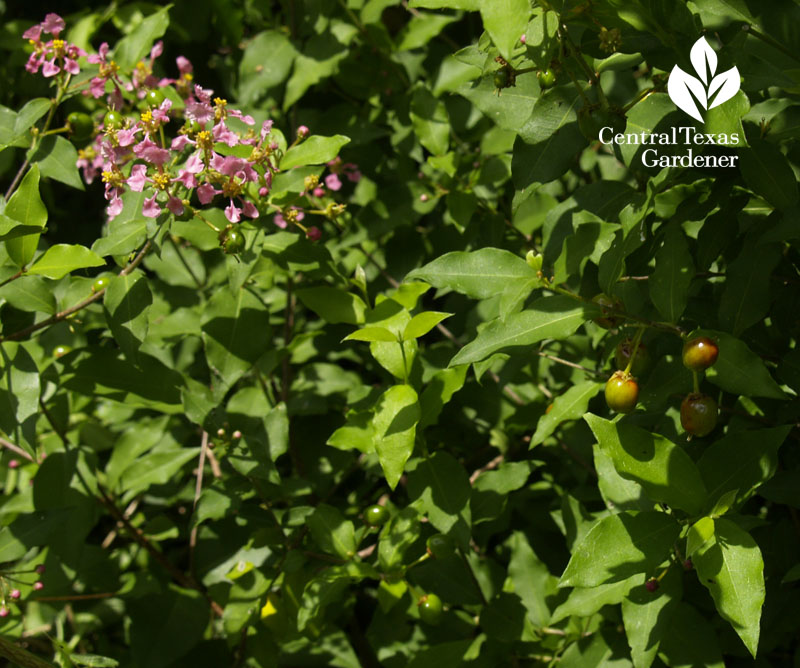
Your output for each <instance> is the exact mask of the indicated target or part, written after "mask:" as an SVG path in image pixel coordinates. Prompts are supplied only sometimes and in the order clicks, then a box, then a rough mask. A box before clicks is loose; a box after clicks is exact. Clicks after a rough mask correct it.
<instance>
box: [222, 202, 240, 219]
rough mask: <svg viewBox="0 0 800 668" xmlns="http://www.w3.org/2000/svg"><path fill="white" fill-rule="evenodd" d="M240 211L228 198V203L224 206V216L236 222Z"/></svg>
mask: <svg viewBox="0 0 800 668" xmlns="http://www.w3.org/2000/svg"><path fill="white" fill-rule="evenodd" d="M241 213H242V210H241V209H240V208H238V207H237V206H236V205H234V203H233V200H230V204H229V205H228V206H226V207H225V217H226V218H227V219H228V220H229V221H230V222H231V223H238V222H239V220H240V219H241V218H240V214H241Z"/></svg>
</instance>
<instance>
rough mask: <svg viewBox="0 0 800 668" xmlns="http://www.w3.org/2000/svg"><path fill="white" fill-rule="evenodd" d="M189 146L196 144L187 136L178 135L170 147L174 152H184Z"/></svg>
mask: <svg viewBox="0 0 800 668" xmlns="http://www.w3.org/2000/svg"><path fill="white" fill-rule="evenodd" d="M188 144H194V142H193V141H192V140H191V139H189V137H187V136H186V135H178V136H177V137H175V139H173V140H172V143H171V144H170V145H169V147H170V148H171V149H172V150H173V151H182V150H183V149H185V148H186V146H187V145H188Z"/></svg>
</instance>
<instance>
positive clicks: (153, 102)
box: [144, 88, 164, 107]
mask: <svg viewBox="0 0 800 668" xmlns="http://www.w3.org/2000/svg"><path fill="white" fill-rule="evenodd" d="M144 101H145V103H146V104H147V106H148V107H160V106H161V103H162V102H163V101H164V93H162V92H161V91H160V90H158V89H155V88H154V89H152V90H149V91H147V93H145V96H144Z"/></svg>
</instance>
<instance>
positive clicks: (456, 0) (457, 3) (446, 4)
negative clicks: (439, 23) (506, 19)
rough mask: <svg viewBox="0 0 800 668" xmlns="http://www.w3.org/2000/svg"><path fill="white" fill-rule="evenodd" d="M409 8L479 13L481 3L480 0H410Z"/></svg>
mask: <svg viewBox="0 0 800 668" xmlns="http://www.w3.org/2000/svg"><path fill="white" fill-rule="evenodd" d="M408 6H409V7H418V8H420V9H466V10H467V11H471V12H477V11H478V9H479V8H480V2H478V0H410V1H409V3H408Z"/></svg>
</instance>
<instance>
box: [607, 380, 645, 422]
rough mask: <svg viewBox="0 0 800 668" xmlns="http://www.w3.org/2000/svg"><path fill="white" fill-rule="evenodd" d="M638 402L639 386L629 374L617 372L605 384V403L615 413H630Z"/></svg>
mask: <svg viewBox="0 0 800 668" xmlns="http://www.w3.org/2000/svg"><path fill="white" fill-rule="evenodd" d="M638 400H639V384H638V383H637V382H636V379H635V378H634V377H633V376H631V375H630V374H629V373H625V372H624V371H617V372H615V373H614V375H613V376H611V378H609V379H608V382H607V383H606V403H607V404H608V407H609V408H610V409H611V410H613V411H616V412H617V413H630V412H631V411H632V410H633V409H634V408H636V402H637V401H638Z"/></svg>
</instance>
